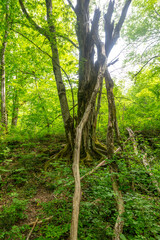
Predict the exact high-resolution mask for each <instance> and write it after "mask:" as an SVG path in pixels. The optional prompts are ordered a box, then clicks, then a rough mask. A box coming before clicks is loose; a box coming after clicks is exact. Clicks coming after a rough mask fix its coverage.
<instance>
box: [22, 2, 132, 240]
mask: <svg viewBox="0 0 160 240" xmlns="http://www.w3.org/2000/svg"><path fill="white" fill-rule="evenodd" d="M45 2H46V11H47V18H46V19H47V27H46V26H45V27H41V26H39V25H38V24H37V23H36V22H35V21H34V20H33V18H32V17H31V15H30V14H29V13H28V11H27V10H26V7H25V5H24V3H23V1H22V0H19V3H20V6H21V9H22V11H23V13H24V15H25V16H26V18H27V19H28V21H29V23H30V26H31V27H32V28H33V29H34V30H36V31H38V32H39V33H40V34H41V35H43V36H45V37H46V38H47V39H48V41H49V44H50V47H51V52H52V56H51V57H52V65H53V72H54V75H55V80H56V84H57V90H58V95H59V101H60V104H61V111H62V117H63V122H64V127H65V132H66V138H67V142H68V144H69V146H70V148H71V149H72V150H73V174H74V178H75V193H74V197H73V212H72V223H71V235H70V238H71V240H75V239H77V232H78V215H79V205H80V194H81V190H80V175H79V160H80V150H81V153H82V154H83V155H84V156H85V157H87V158H88V157H89V158H90V156H94V155H95V153H98V151H97V149H96V146H95V145H96V144H95V141H96V138H95V131H96V120H97V114H98V109H99V106H97V111H96V97H97V93H98V91H99V89H101V86H102V81H103V77H104V76H105V81H106V89H107V94H108V108H109V116H108V133H107V147H108V149H107V152H108V156H109V158H111V157H112V156H113V154H114V130H115V133H116V137H117V140H119V137H120V135H119V130H118V124H117V119H116V108H115V102H114V95H113V86H114V84H113V80H112V78H111V76H110V74H109V71H108V68H107V58H108V56H109V53H110V51H111V49H112V48H113V46H114V45H115V44H116V42H117V40H118V38H119V36H120V31H121V28H122V25H123V23H124V20H125V18H126V14H127V11H128V8H129V5H130V3H131V0H127V1H126V2H125V4H124V7H123V9H122V11H121V15H120V17H119V20H118V22H117V24H116V25H115V26H114V21H112V15H113V12H114V5H115V1H111V0H110V2H109V5H108V9H107V13H106V14H105V19H104V21H105V43H103V42H102V41H101V39H100V36H99V20H100V16H101V13H100V10H99V9H96V10H95V12H94V16H93V21H92V25H91V26H90V16H89V14H90V13H89V7H90V1H89V0H77V5H76V7H74V6H73V4H72V3H71V1H69V0H68V3H69V5H70V6H71V8H72V10H73V11H74V13H75V14H76V18H77V26H76V34H77V39H78V43H79V82H78V116H77V127H76V129H75V128H74V118H73V117H74V116H73V117H71V114H70V111H69V106H68V101H67V96H66V89H65V85H64V81H63V78H62V70H63V69H62V67H61V66H60V59H59V49H58V46H57V31H56V27H55V24H56V21H55V19H54V16H53V10H52V9H53V6H52V1H51V0H46V1H45ZM62 37H63V35H62ZM67 40H68V41H70V39H69V38H67ZM70 42H71V41H70ZM73 45H74V46H75V44H74V43H73ZM96 50H97V58H96V55H95V52H96ZM95 58H96V61H95ZM100 94H101V93H100ZM99 96H100V95H99ZM98 104H100V98H99V101H98ZM75 130H76V131H75ZM81 140H82V143H81ZM103 150H104V149H103ZM99 153H100V151H99ZM110 171H111V173H112V172H115V171H116V172H117V165H115V164H114V166H113V165H112V164H111V168H110ZM113 187H114V189H115V192H116V193H119V192H118V182H117V180H116V178H114V177H113ZM119 197H121V196H120V195H119ZM121 198H122V197H121ZM118 201H119V200H118ZM118 201H117V204H118V207H120V208H121V206H120V205H119V202H118ZM122 205H123V203H122ZM122 208H123V206H122ZM122 213H123V209H122V210H121V209H120V210H119V214H120V215H121V214H122ZM119 222H120V223H119ZM116 224H117V226H115V239H119V236H120V233H121V232H122V229H123V223H122V221H121V220H120V219H118V221H117V223H116Z"/></svg>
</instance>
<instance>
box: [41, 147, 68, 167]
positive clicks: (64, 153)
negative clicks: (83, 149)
mask: <svg viewBox="0 0 160 240" xmlns="http://www.w3.org/2000/svg"><path fill="white" fill-rule="evenodd" d="M71 156H72V150H71V147H70V145H69V144H66V145H65V147H64V148H63V149H62V150H61V151H60V152H58V153H57V154H56V155H55V156H54V157H52V158H50V159H49V160H48V161H47V162H46V163H45V166H44V169H45V171H46V170H47V169H48V167H49V165H50V163H51V162H52V161H53V160H57V159H63V158H67V159H70V157H71Z"/></svg>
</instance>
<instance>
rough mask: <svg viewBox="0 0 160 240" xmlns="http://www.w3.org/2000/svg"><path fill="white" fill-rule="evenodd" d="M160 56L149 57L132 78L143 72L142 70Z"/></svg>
mask: <svg viewBox="0 0 160 240" xmlns="http://www.w3.org/2000/svg"><path fill="white" fill-rule="evenodd" d="M159 57H160V55H156V56H154V57H151V58H150V59H149V60H148V61H147V62H146V63H145V64H144V65H143V66H142V67H141V68H140V70H139V71H138V72H137V73H136V74H135V75H134V78H135V77H136V76H137V75H138V74H139V73H140V72H141V71H142V70H143V68H144V67H145V66H146V65H147V64H148V63H149V62H150V61H152V60H153V59H154V58H159Z"/></svg>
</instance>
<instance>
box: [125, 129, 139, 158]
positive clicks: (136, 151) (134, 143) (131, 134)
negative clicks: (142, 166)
mask: <svg viewBox="0 0 160 240" xmlns="http://www.w3.org/2000/svg"><path fill="white" fill-rule="evenodd" d="M126 129H127V131H128V133H129V136H130V139H131V141H132V142H133V149H134V153H135V155H138V149H137V143H136V140H135V138H134V132H133V131H132V130H131V129H130V128H126Z"/></svg>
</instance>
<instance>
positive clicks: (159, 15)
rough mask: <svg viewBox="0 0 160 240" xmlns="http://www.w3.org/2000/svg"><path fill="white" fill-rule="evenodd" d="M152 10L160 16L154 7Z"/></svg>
mask: <svg viewBox="0 0 160 240" xmlns="http://www.w3.org/2000/svg"><path fill="white" fill-rule="evenodd" d="M154 12H155V13H156V14H157V16H158V17H160V14H159V13H158V12H157V10H156V9H155V8H154Z"/></svg>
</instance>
